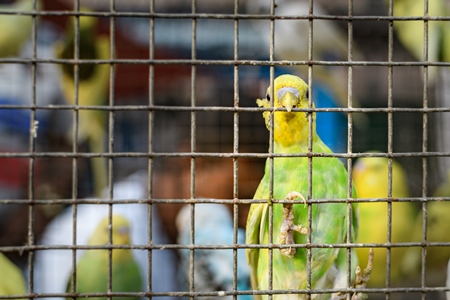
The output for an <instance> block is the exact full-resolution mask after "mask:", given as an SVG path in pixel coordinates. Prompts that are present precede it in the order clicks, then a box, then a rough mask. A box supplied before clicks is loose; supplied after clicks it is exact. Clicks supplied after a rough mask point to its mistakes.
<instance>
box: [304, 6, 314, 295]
mask: <svg viewBox="0 0 450 300" xmlns="http://www.w3.org/2000/svg"><path fill="white" fill-rule="evenodd" d="M313 7H314V0H309V16H310V18H309V19H308V61H309V62H311V61H312V60H313V59H314V57H313V40H314V39H313V21H314V19H313V17H311V16H313V14H314V10H313ZM312 75H313V66H312V64H311V63H308V83H309V87H308V89H309V90H308V93H309V99H308V108H312V107H313V102H312V99H313V89H312V85H313V77H312ZM313 114H314V113H308V154H311V153H312V152H313V151H314V149H313V141H312V138H313V134H314V130H315V128H314V126H313V122H314V117H313ZM312 177H313V157H312V156H308V200H311V199H312V197H313V189H312V185H313V179H312ZM311 232H312V204H311V203H308V235H307V238H306V243H307V244H311ZM311 259H312V250H311V248H310V247H308V248H306V289H307V290H308V294H307V299H311V286H312V283H311V277H312V276H311V275H312V269H311Z"/></svg>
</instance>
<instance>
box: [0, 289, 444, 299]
mask: <svg viewBox="0 0 450 300" xmlns="http://www.w3.org/2000/svg"><path fill="white" fill-rule="evenodd" d="M449 290H450V289H449V288H448V287H395V288H393V287H391V288H364V289H363V288H336V289H311V290H304V289H289V290H239V291H217V292H211V291H209V292H189V291H186V292H181V291H180V292H136V293H130V292H128V293H127V292H110V293H32V294H21V295H14V296H0V299H19V298H44V297H45V298H57V297H67V298H70V297H75V298H76V297H83V298H87V299H89V297H125V296H127V297H161V296H172V297H200V296H202V297H214V296H233V295H279V294H329V293H337V292H342V293H347V292H350V293H355V292H364V293H411V292H413V293H414V292H417V293H419V292H445V291H449Z"/></svg>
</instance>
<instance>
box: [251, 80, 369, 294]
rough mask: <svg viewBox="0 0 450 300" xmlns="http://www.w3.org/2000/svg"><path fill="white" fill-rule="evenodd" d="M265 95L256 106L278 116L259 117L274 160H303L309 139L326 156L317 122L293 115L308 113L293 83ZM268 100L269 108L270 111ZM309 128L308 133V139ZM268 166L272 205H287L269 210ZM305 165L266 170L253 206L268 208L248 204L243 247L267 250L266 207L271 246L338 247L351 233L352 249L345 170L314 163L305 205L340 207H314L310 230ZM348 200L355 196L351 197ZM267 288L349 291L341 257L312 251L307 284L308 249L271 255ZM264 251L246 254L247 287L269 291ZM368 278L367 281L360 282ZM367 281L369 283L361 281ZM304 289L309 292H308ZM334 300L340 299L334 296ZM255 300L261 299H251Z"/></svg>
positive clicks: (326, 160) (323, 160)
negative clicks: (249, 284) (270, 139)
mask: <svg viewBox="0 0 450 300" xmlns="http://www.w3.org/2000/svg"><path fill="white" fill-rule="evenodd" d="M271 90H272V88H271V87H269V88H268V89H267V97H266V99H263V100H260V99H258V100H257V104H258V106H260V107H264V108H272V109H277V110H276V111H264V113H263V116H264V119H265V123H266V126H267V128H268V129H269V130H270V128H271V122H273V137H274V145H273V152H274V153H275V154H290V155H292V154H297V155H300V154H305V153H309V152H310V151H309V147H308V143H309V142H308V140H309V138H308V136H309V135H310V134H311V139H312V152H313V153H327V154H330V153H331V150H330V149H329V148H328V147H327V146H326V145H325V144H324V143H323V142H322V140H321V139H320V137H319V136H318V135H317V133H316V130H315V115H314V113H313V114H312V115H308V113H307V112H296V111H293V109H297V108H300V109H304V108H308V107H309V101H308V85H307V84H306V83H305V82H304V81H303V80H302V79H300V78H299V77H297V76H293V75H281V76H279V77H277V78H276V79H275V81H274V82H273V95H272V92H271ZM271 99H273V107H272V104H271ZM309 120H311V122H312V124H311V125H312V127H311V128H312V130H311V132H309V129H310V127H309ZM271 163H273V199H276V200H283V199H284V200H286V203H283V204H272V201H271V200H272V195H271V185H272V183H271V175H270V174H271V171H270V169H271ZM308 164H309V162H308V158H307V157H291V156H289V157H275V158H273V160H270V159H268V160H267V162H266V167H265V173H264V177H263V178H262V180H261V182H260V184H259V186H258V189H257V190H256V193H255V195H254V199H259V200H261V199H262V200H265V201H267V203H258V204H252V205H251V208H250V212H249V215H248V219H247V227H246V243H247V244H251V245H254V244H258V245H261V244H263V245H267V244H269V243H272V241H270V240H269V236H270V235H271V233H270V232H269V228H270V226H269V222H270V215H269V210H270V209H269V207H270V206H272V208H273V232H272V237H273V243H278V244H281V245H284V246H289V245H291V244H306V243H307V241H308V238H307V237H308V236H310V237H311V243H319V244H336V243H345V242H346V241H347V232H348V228H347V225H349V226H350V227H351V228H350V229H351V237H350V238H349V240H350V241H354V240H355V238H356V233H357V227H358V225H357V222H358V221H357V206H356V205H352V214H351V215H350V216H349V215H348V211H347V209H348V205H347V203H346V202H345V200H344V199H347V186H348V184H347V183H348V174H347V171H346V170H345V167H344V165H343V164H342V163H341V162H340V161H339V159H337V158H334V157H314V158H312V173H311V176H312V186H311V195H310V196H311V199H315V200H319V201H326V199H335V200H336V199H341V201H342V202H339V201H338V202H337V203H320V204H312V207H311V212H312V215H311V217H312V220H311V221H312V222H311V224H310V225H309V224H308V207H307V206H306V204H305V201H306V200H305V199H306V197H308V195H309V193H308V191H309V187H308V186H309V180H308V178H309V168H308ZM352 195H353V197H354V196H356V194H355V191H354V189H353V191H352ZM272 254H273V258H272V263H273V273H272V284H273V286H272V288H273V289H274V290H285V289H307V288H311V289H319V288H333V287H334V288H338V287H340V288H345V287H346V286H347V264H346V249H344V248H334V247H323V248H312V249H311V262H310V267H311V274H310V275H311V278H310V280H311V281H310V283H308V272H307V268H308V267H307V265H308V259H307V250H306V248H297V247H294V246H292V247H283V248H281V249H274V250H273V253H272ZM269 255H270V254H269V250H268V249H264V248H262V249H260V248H249V249H247V260H248V263H249V265H250V268H251V280H252V287H253V288H254V289H259V290H268V289H269V274H270V272H269V268H270V266H269ZM351 258H352V261H351V269H352V274H351V276H352V278H354V274H353V273H354V272H355V269H356V265H357V257H356V254H355V252H354V251H353V250H352V255H351ZM365 275H367V274H365ZM367 280H368V278H367ZM309 284H310V285H309ZM306 297H307V295H306V294H288V295H279V294H275V295H273V298H274V299H306ZM333 297H338V295H333ZM256 298H257V299H259V298H260V297H259V296H256ZM313 298H314V299H329V298H330V295H329V294H316V295H313Z"/></svg>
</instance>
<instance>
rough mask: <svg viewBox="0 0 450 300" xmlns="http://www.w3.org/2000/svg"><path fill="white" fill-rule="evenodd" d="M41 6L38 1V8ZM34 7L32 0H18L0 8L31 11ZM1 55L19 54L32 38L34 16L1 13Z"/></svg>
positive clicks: (12, 55)
mask: <svg viewBox="0 0 450 300" xmlns="http://www.w3.org/2000/svg"><path fill="white" fill-rule="evenodd" d="M40 7H41V2H40V0H37V1H36V9H37V10H39V9H40ZM33 9H34V3H33V1H32V0H17V1H16V2H14V3H13V4H9V5H6V4H4V5H0V10H8V11H17V12H30V11H32V10H33ZM0 28H1V30H0V57H14V56H18V55H19V53H20V51H21V49H22V47H23V45H24V44H25V43H26V42H27V41H28V39H30V37H31V30H32V29H33V17H32V16H29V15H22V16H20V15H0Z"/></svg>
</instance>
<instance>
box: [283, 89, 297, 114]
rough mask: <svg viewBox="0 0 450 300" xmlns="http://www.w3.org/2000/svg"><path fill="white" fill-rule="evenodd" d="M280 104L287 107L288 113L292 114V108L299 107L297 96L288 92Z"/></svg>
mask: <svg viewBox="0 0 450 300" xmlns="http://www.w3.org/2000/svg"><path fill="white" fill-rule="evenodd" d="M280 104H281V106H283V107H285V108H286V110H287V111H288V112H291V111H292V108H294V107H297V105H298V104H299V99H298V97H297V96H296V95H295V94H293V93H291V92H289V91H287V92H285V93H284V94H283V96H281V99H280Z"/></svg>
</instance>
